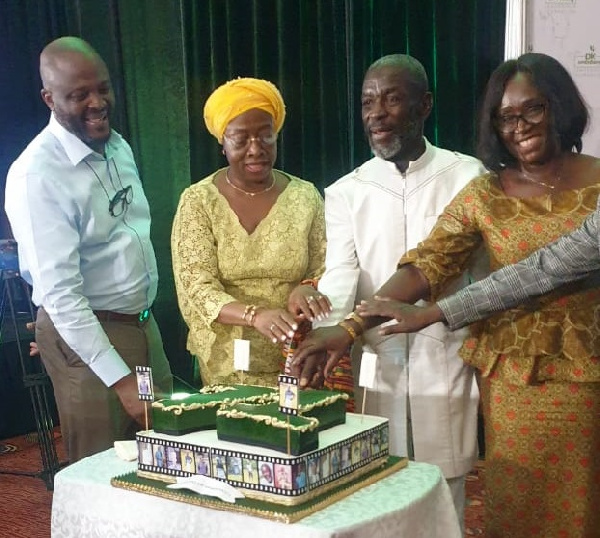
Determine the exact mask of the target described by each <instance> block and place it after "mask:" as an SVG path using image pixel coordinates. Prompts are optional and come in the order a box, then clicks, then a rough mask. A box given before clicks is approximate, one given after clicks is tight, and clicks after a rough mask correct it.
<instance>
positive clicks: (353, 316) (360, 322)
mask: <svg viewBox="0 0 600 538" xmlns="http://www.w3.org/2000/svg"><path fill="white" fill-rule="evenodd" d="M344 319H347V320H352V321H354V323H356V324H357V325H358V326H359V327H360V328H361V330H362V331H364V329H365V323H366V320H365V318H361V317H360V316H359V315H358V314H357V313H356V312H350V314H348V315H347V316H346V317H345V318H344Z"/></svg>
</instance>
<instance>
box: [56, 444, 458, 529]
mask: <svg viewBox="0 0 600 538" xmlns="http://www.w3.org/2000/svg"><path fill="white" fill-rule="evenodd" d="M135 468H136V463H135V462H125V461H122V460H120V459H119V458H118V457H117V456H116V454H115V451H114V449H110V450H107V451H105V452H101V453H100V454H96V455H95V456H92V457H89V458H85V459H83V460H81V461H79V462H77V463H75V464H74V465H71V466H69V467H67V468H65V469H63V470H62V471H60V472H59V473H58V474H57V475H56V476H55V478H54V499H53V502H52V537H53V538H63V537H64V538H71V537H72V538H86V537H94V538H104V537H106V538H118V537H126V538H136V537H144V538H171V537H172V538H175V537H177V538H195V537H197V536H210V537H211V538H219V537H224V538H225V537H226V538H250V537H252V538H254V537H256V538H264V537H270V536H273V537H283V536H285V537H286V538H288V537H302V538H312V537H319V538H324V537H336V538H338V537H344V538H346V537H352V538H354V537H356V538H375V537H377V538H380V537H381V538H387V537H390V538H392V537H394V538H399V537H406V538H459V537H460V530H459V525H458V519H457V517H456V513H455V511H454V505H453V504H452V498H451V495H450V490H449V488H448V485H447V484H446V482H445V480H444V479H443V477H442V475H441V472H440V470H439V468H438V467H435V466H433V465H428V464H425V463H409V465H408V467H406V468H405V469H402V470H400V471H398V472H396V473H394V474H393V475H391V476H389V477H387V478H384V479H382V480H380V481H379V482H377V483H375V484H373V485H370V486H367V487H364V488H362V489H361V490H359V491H358V492H356V493H354V494H352V495H350V496H349V497H346V498H345V499H342V500H341V501H340V502H338V503H335V504H333V505H331V506H329V507H328V508H325V509H324V510H321V511H319V512H316V513H314V514H312V515H310V516H308V517H305V518H304V519H301V520H300V521H298V522H297V523H294V524H291V525H286V524H285V523H279V522H276V521H271V520H267V519H262V518H257V517H252V516H248V515H244V514H238V513H233V512H226V511H220V510H213V509H210V508H204V507H201V506H195V505H192V504H187V503H183V502H178V501H173V500H169V499H164V498H160V497H155V496H152V495H146V494H143V493H136V492H133V491H127V490H124V489H121V488H116V487H113V486H111V485H110V479H111V478H112V477H113V476H117V475H121V474H125V473H128V472H130V471H133V470H135Z"/></svg>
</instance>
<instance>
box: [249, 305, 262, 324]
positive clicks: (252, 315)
mask: <svg viewBox="0 0 600 538" xmlns="http://www.w3.org/2000/svg"><path fill="white" fill-rule="evenodd" d="M261 308H262V307H261V306H255V305H252V309H251V310H250V314H249V315H248V325H249V326H250V327H254V321H255V320H256V315H257V314H258V311H259V309H261Z"/></svg>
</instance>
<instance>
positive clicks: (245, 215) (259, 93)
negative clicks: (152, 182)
mask: <svg viewBox="0 0 600 538" xmlns="http://www.w3.org/2000/svg"><path fill="white" fill-rule="evenodd" d="M204 118H205V121H206V125H207V128H208V130H209V131H210V132H211V134H213V135H214V136H215V137H216V138H217V140H218V141H219V143H220V144H222V146H223V153H224V155H225V157H226V158H227V161H228V165H229V166H227V167H226V168H223V169H220V170H217V171H216V172H214V173H213V174H211V175H210V176H208V177H207V178H205V179H203V180H201V181H199V182H198V183H196V184H194V185H192V186H190V187H189V188H187V189H186V190H185V191H184V192H183V193H182V195H181V198H180V201H179V206H178V209H177V213H176V215H175V220H174V223H173V230H172V240H171V248H172V256H173V271H174V276H175V284H176V289H177V296H178V301H179V307H180V309H181V312H182V315H183V317H184V319H185V321H186V323H187V325H188V327H189V335H188V349H189V350H190V352H191V353H192V354H193V355H195V356H196V358H197V360H198V363H199V367H200V374H201V377H202V382H203V383H204V384H232V383H240V382H242V380H243V381H244V382H245V383H248V384H259V385H275V384H276V383H277V375H278V374H279V373H280V369H281V362H282V352H281V344H282V343H283V342H284V341H286V340H287V339H288V338H289V337H290V336H293V334H294V331H295V330H296V329H297V323H298V322H297V320H298V317H297V316H298V315H302V316H303V317H304V319H309V320H312V319H313V318H316V317H323V316H326V315H327V314H328V312H329V310H330V303H329V300H328V299H327V297H325V296H323V295H321V294H319V292H318V291H317V290H316V289H315V288H314V287H312V286H310V285H308V284H304V285H303V284H302V283H303V281H305V280H312V279H316V278H318V277H319V276H320V275H321V274H322V272H323V269H324V263H325V223H324V215H323V200H322V198H321V195H320V194H319V192H318V191H317V189H316V188H315V187H314V185H312V184H311V183H309V182H307V181H304V180H302V179H299V178H297V177H294V176H292V175H290V174H287V173H285V172H282V171H280V170H276V169H274V168H273V164H274V162H275V159H276V157H277V134H278V132H279V130H280V129H281V127H282V125H283V121H284V118H285V105H284V102H283V99H282V98H281V95H280V93H279V91H278V90H277V88H276V87H275V86H274V85H273V84H271V83H270V82H267V81H264V80H259V79H252V78H241V79H236V80H232V81H230V82H228V83H226V84H224V85H222V86H220V87H219V88H217V89H216V90H215V91H214V92H213V93H212V94H211V96H210V97H209V99H208V100H207V102H206V105H205V109H204ZM234 339H245V340H249V341H250V363H249V371H247V372H245V373H244V374H242V372H241V371H238V370H236V369H235V367H234V357H233V347H234ZM242 375H243V378H242Z"/></svg>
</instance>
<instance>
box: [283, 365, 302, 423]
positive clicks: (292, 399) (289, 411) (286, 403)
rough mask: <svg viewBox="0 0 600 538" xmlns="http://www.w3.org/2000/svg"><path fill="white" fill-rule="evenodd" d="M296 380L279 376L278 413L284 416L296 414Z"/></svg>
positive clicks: (287, 376)
mask: <svg viewBox="0 0 600 538" xmlns="http://www.w3.org/2000/svg"><path fill="white" fill-rule="evenodd" d="M298 390H299V387H298V378H297V377H293V376H291V375H280V376H279V411H281V412H282V413H285V414H286V415H297V414H298Z"/></svg>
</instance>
